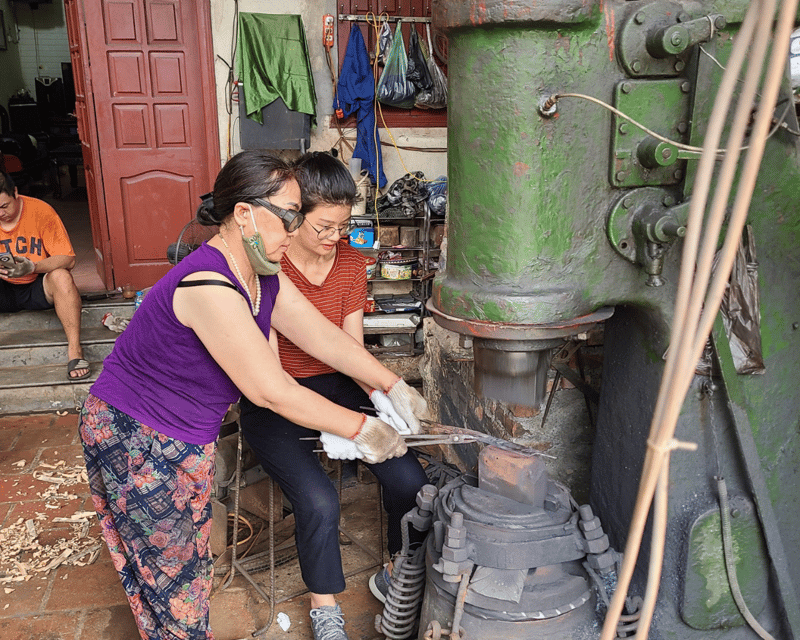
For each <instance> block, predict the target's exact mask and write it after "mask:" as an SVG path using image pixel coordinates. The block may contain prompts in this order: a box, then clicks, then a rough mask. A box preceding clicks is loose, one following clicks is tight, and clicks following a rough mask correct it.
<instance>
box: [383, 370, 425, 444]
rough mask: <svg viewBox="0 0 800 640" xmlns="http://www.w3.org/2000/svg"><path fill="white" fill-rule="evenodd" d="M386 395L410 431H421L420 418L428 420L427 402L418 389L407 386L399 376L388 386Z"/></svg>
mask: <svg viewBox="0 0 800 640" xmlns="http://www.w3.org/2000/svg"><path fill="white" fill-rule="evenodd" d="M386 397H387V398H388V399H389V400H391V401H392V406H393V407H394V410H395V412H396V413H398V414H399V415H400V417H401V418H402V419H403V420H404V421H405V423H406V424H407V425H408V428H409V429H410V430H411V433H414V434H417V433H420V432H421V431H422V424H420V420H428V419H429V418H430V414H429V413H428V403H427V402H426V401H425V398H423V397H422V396H421V395H420V393H419V391H417V390H416V389H414V388H413V387H409V386H408V385H407V384H406V382H405V380H403V379H402V378H400V379H399V380H398V381H397V382H395V383H394V384H393V385H392V386H391V387H390V388H389V391H388V393H387V394H386Z"/></svg>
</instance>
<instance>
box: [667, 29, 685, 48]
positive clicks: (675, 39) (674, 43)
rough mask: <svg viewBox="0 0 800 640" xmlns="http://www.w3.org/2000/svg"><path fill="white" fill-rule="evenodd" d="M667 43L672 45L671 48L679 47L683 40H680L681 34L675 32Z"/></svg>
mask: <svg viewBox="0 0 800 640" xmlns="http://www.w3.org/2000/svg"><path fill="white" fill-rule="evenodd" d="M669 41H670V44H672V46H674V47H677V46H680V44H681V43H682V42H683V38H681V34H680V33H677V32H676V33H673V34H672V35H671V36H670V39H669Z"/></svg>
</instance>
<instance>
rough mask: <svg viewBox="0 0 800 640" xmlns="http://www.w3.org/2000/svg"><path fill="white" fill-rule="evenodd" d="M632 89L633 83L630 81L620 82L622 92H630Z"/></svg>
mask: <svg viewBox="0 0 800 640" xmlns="http://www.w3.org/2000/svg"><path fill="white" fill-rule="evenodd" d="M632 89H633V85H631V83H630V82H623V83H622V93H630V92H631V90H632Z"/></svg>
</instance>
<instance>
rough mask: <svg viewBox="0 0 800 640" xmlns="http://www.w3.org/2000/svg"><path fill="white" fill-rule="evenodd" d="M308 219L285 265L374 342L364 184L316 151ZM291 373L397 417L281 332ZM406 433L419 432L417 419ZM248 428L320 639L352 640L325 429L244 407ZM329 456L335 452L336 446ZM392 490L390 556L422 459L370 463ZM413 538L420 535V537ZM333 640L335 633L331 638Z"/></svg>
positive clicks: (356, 333)
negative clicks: (291, 529)
mask: <svg viewBox="0 0 800 640" xmlns="http://www.w3.org/2000/svg"><path fill="white" fill-rule="evenodd" d="M296 172H297V180H298V182H299V183H300V189H301V194H302V209H301V211H302V213H304V214H305V221H304V223H303V224H302V225H301V226H300V228H299V230H298V234H297V237H296V238H295V239H294V241H293V242H292V244H291V246H290V247H289V249H288V251H287V252H286V255H285V256H284V257H283V259H282V260H281V267H282V269H283V271H284V273H285V274H286V275H287V276H288V277H289V279H290V280H291V281H292V282H293V283H294V284H295V285H296V286H297V287H298V289H299V290H300V291H301V292H302V293H303V295H305V296H306V297H307V298H308V299H309V300H310V301H311V303H312V304H313V305H314V306H315V307H316V308H317V309H318V310H319V311H320V312H321V313H322V314H323V315H324V316H325V317H326V318H328V319H329V320H330V321H331V322H333V323H334V324H336V325H337V326H338V327H341V328H342V329H343V330H344V331H345V332H346V333H348V334H350V335H351V336H352V338H353V340H356V341H357V342H358V343H359V344H362V345H363V343H364V333H363V314H364V303H365V301H366V297H367V280H366V260H365V259H364V257H363V256H362V255H361V254H360V253H359V252H358V251H357V250H356V249H354V248H353V247H351V246H350V245H349V244H348V243H347V242H343V241H342V240H346V238H347V236H348V235H349V233H350V231H351V230H352V228H353V227H352V221H351V218H350V211H351V207H352V205H353V203H354V202H355V200H356V197H357V196H356V187H355V183H354V182H353V179H352V177H351V176H350V173H349V171H348V170H347V168H346V167H345V166H344V165H343V164H342V163H341V162H339V161H338V160H337V159H335V158H333V157H331V156H330V155H328V154H325V153H319V152H312V153H308V154H306V155H305V156H303V157H302V158H301V159H300V160H299V161H298V162H297V165H296ZM278 346H279V351H280V359H281V364H282V366H283V369H284V370H285V371H286V372H287V373H289V375H291V376H292V377H294V378H295V379H296V380H297V382H298V383H299V384H301V385H303V386H305V387H307V388H309V389H312V390H314V391H316V392H317V393H319V394H320V395H322V396H324V397H326V398H327V399H329V400H331V401H332V402H335V403H336V404H339V405H341V406H344V407H347V408H350V409H353V410H356V411H360V410H361V409H360V408H359V407H364V406H369V402H370V399H372V400H373V402H374V403H375V404H377V405H379V406H378V408H379V409H383V410H387V409H386V407H388V411H391V406H392V405H391V401H390V402H389V404H388V405H387V404H386V400H387V397H386V395H385V394H384V393H383V392H382V391H380V390H379V391H375V390H373V389H371V388H369V387H368V386H367V385H365V384H363V383H361V382H359V381H358V380H354V379H353V378H351V377H349V376H346V375H344V374H342V373H339V372H337V371H335V370H334V369H332V368H331V367H329V366H327V365H325V364H323V363H322V362H320V361H319V360H316V359H315V358H313V357H311V356H310V355H308V354H306V353H304V352H303V351H302V350H301V349H299V348H298V347H297V346H295V345H294V344H293V343H291V342H289V341H288V340H287V339H286V338H285V337H284V336H282V335H280V334H278ZM394 387H396V388H393V389H391V390H388V389H387V390H386V392H387V393H390V392H391V395H392V396H393V397H396V396H397V395H398V394H400V395H404V396H405V397H406V398H407V399H408V400H410V403H411V404H412V406H416V407H417V409H418V411H415V413H416V414H417V416H418V417H419V416H420V415H422V414H424V413H426V412H427V405H426V404H425V401H424V400H423V399H422V397H421V396H419V394H418V393H417V392H416V391H415V390H413V389H412V388H411V387H409V386H408V385H406V383H405V382H404V381H403V380H402V379H398V381H397V382H396V383H395V385H394ZM392 417H393V418H394V419H395V422H396V423H397V422H399V423H400V424H398V425H397V427H396V428H398V429H399V430H404V429H408V432H410V431H414V432H417V431H419V428H420V426H419V423H418V422H417V421H416V420H414V418H413V416H411V417H410V418H411V419H410V422H413V423H414V424H406V422H408V421H406V422H404V421H402V420H397V416H396V415H395V416H392ZM242 428H243V431H244V434H245V438H246V439H247V442H248V444H249V445H250V447H251V448H252V449H253V451H254V452H255V454H256V456H257V458H258V460H259V462H261V464H262V466H263V467H264V469H265V470H266V471H267V472H268V473H269V474H270V475H271V476H272V477H273V478H274V479H275V480H276V481H277V482H278V484H279V485H280V487H281V489H282V490H283V493H284V495H285V496H286V497H287V498H288V499H289V501H290V502H291V503H292V506H293V508H294V515H295V527H296V531H295V537H296V541H297V551H298V556H299V560H300V568H301V571H302V575H303V580H304V581H305V583H306V586H307V587H308V589H309V590H310V591H311V607H312V611H311V618H312V624H313V626H314V635H315V638H322V637H323V636H324V637H325V638H326V640H327V639H328V638H330V640H346V639H347V635H346V633H345V632H344V628H343V627H344V621H343V618H342V615H341V609H340V608H339V606H338V605H337V604H336V599H335V597H334V594H337V593H340V592H342V591H343V590H344V588H345V580H344V574H343V572H342V562H341V555H340V551H339V533H338V525H339V499H338V494H337V492H336V489H335V488H334V486H333V483H332V482H331V481H330V479H329V478H328V476H327V474H326V473H325V471H324V469H323V468H322V465H321V464H320V461H319V459H318V457H317V455H316V454H315V453H314V446H315V443H314V441H313V440H303V439H302V438H308V437H309V436H319V432H318V431H313V430H309V429H306V428H304V427H301V426H299V425H297V424H295V423H293V422H291V421H289V420H287V419H286V418H283V417H282V416H280V415H278V414H277V413H275V412H273V411H270V410H269V409H265V408H261V407H257V406H256V405H254V404H252V403H250V402H248V401H246V400H243V401H242ZM326 450H328V447H326ZM329 455H330V456H331V457H338V458H352V457H356V455H355V452H348V451H329ZM367 466H368V467H369V469H370V470H371V471H372V472H373V473H374V474H375V476H376V477H377V478H378V481H379V482H380V483H381V485H382V487H383V496H384V506H385V508H386V511H387V514H388V526H387V527H388V531H387V538H388V545H387V546H388V549H389V553H390V555H391V554H394V553H397V552H398V551H399V550H400V548H401V545H402V541H401V532H400V520H401V518H402V517H403V515H404V514H405V513H406V512H408V511H409V510H411V509H412V508H414V506H415V498H416V494H417V492H418V491H419V489H420V488H421V487H422V486H423V485H424V484H425V483H426V482H427V478H426V476H425V472H424V471H423V469H422V467H421V465H420V463H419V462H418V460H417V459H416V457H415V456H414V454H413V453H412V452H410V451H409V452H408V453H406V455H404V456H403V457H400V458H393V459H391V460H387V461H385V462H382V463H379V464H374V465H367ZM413 533H414V532H413V531H412V535H413ZM387 579H388V572H387V569H385V568H382V569H381V570H380V571H379V572H378V574H377V575H376V576H373V577H372V578H371V580H370V587H371V589H372V592H373V593H374V594H375V595H376V597H378V598H379V599H380V600H382V601H383V600H385V592H386V590H387V589H388V580H387ZM326 633H333V635H330V636H328V635H325V634H326Z"/></svg>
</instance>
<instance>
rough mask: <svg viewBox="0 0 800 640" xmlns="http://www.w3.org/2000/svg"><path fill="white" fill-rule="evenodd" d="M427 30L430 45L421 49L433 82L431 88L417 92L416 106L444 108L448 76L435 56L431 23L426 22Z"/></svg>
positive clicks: (421, 107) (422, 46)
mask: <svg viewBox="0 0 800 640" xmlns="http://www.w3.org/2000/svg"><path fill="white" fill-rule="evenodd" d="M425 30H426V35H427V38H428V42H427V45H428V46H427V47H425V46H424V45H421V46H420V50H421V51H422V55H423V56H424V58H425V63H426V64H427V65H428V72H429V73H430V76H431V81H432V83H433V84H432V86H431V88H430V89H423V90H420V91H419V92H417V101H416V106H417V107H419V108H420V109H444V108H445V107H446V106H447V78H446V77H445V75H444V72H443V71H442V70H441V69H440V68H439V65H438V64H436V60H434V57H433V48H432V42H431V25H430V24H426V25H425Z"/></svg>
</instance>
